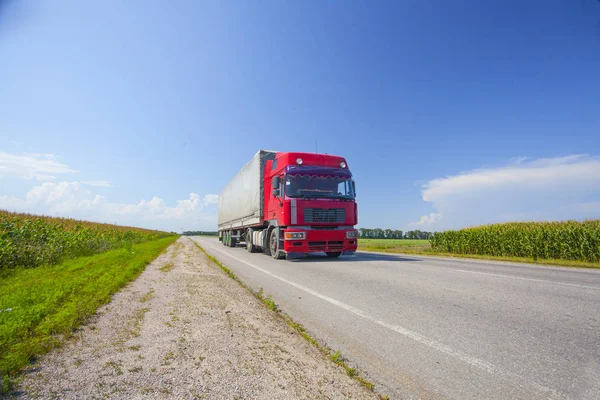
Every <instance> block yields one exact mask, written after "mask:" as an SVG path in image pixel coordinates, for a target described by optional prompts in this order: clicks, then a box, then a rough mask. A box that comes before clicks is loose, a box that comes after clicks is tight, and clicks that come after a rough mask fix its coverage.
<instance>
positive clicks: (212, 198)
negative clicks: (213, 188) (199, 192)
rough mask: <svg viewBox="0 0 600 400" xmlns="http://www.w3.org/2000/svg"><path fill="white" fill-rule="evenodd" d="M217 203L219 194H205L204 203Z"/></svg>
mask: <svg viewBox="0 0 600 400" xmlns="http://www.w3.org/2000/svg"><path fill="white" fill-rule="evenodd" d="M218 203H219V195H218V194H207V195H206V196H204V204H205V205H207V206H208V205H211V204H218Z"/></svg>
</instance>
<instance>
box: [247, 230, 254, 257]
mask: <svg viewBox="0 0 600 400" xmlns="http://www.w3.org/2000/svg"><path fill="white" fill-rule="evenodd" d="M252 236H253V235H252V228H250V229H248V230H247V231H246V250H248V253H254V252H256V246H255V245H254V244H252Z"/></svg>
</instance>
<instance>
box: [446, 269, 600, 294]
mask: <svg viewBox="0 0 600 400" xmlns="http://www.w3.org/2000/svg"><path fill="white" fill-rule="evenodd" d="M450 271H456V272H464V273H467V274H476V275H488V276H496V277H499V278H509V279H518V280H520V281H532V282H541V283H549V284H551V285H561V286H571V287H576V288H580V289H592V290H600V286H591V285H580V284H578V283H567V282H554V281H549V280H546V279H537V278H524V277H521V276H513V275H504V274H494V273H491V272H478V271H469V270H467V269H450Z"/></svg>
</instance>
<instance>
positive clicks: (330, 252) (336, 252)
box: [326, 251, 342, 258]
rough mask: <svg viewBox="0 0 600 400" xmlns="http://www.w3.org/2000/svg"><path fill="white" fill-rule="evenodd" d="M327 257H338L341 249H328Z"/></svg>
mask: <svg viewBox="0 0 600 400" xmlns="http://www.w3.org/2000/svg"><path fill="white" fill-rule="evenodd" d="M326 254H327V257H329V258H335V257H339V256H341V255H342V252H341V251H328V252H327V253H326Z"/></svg>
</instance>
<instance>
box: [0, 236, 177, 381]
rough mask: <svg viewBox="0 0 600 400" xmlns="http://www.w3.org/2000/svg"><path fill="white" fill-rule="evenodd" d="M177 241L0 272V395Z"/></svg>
mask: <svg viewBox="0 0 600 400" xmlns="http://www.w3.org/2000/svg"><path fill="white" fill-rule="evenodd" d="M177 238H178V237H177V236H171V237H167V238H163V239H158V240H154V241H149V242H144V243H141V244H136V245H133V246H132V247H131V249H130V250H129V249H120V250H112V251H108V252H105V253H101V254H97V255H93V256H89V257H79V258H75V259H71V260H68V261H65V262H62V263H60V264H57V265H52V266H41V267H37V268H29V269H22V268H20V269H10V270H4V271H1V272H0V279H1V280H2V286H0V376H2V384H1V385H0V393H2V392H6V391H8V390H10V388H11V381H12V379H13V378H15V377H16V375H17V374H18V373H19V372H20V371H21V370H22V369H23V368H24V367H26V366H27V365H28V364H29V363H30V362H31V361H32V360H34V359H35V358H36V357H39V356H40V355H42V354H44V353H47V352H48V351H50V350H52V349H53V348H55V347H57V346H59V345H60V344H61V343H63V342H64V340H66V339H67V338H69V336H70V335H71V334H72V333H73V330H74V329H75V328H77V327H78V326H79V325H81V324H82V323H83V322H84V321H85V320H86V319H87V318H88V317H90V316H92V315H93V314H94V313H95V312H96V310H97V309H98V307H100V306H101V305H103V304H105V303H107V302H109V301H110V299H111V295H112V294H114V293H115V292H116V291H118V290H119V289H120V288H122V287H123V286H124V285H126V284H127V283H129V282H131V281H132V280H134V279H135V278H137V276H138V275H139V274H140V273H141V272H142V271H143V270H144V268H145V267H146V265H147V264H149V263H150V262H152V261H153V260H154V259H155V258H156V257H157V256H158V255H159V254H160V253H161V252H162V251H163V250H164V249H166V248H167V247H168V246H169V245H171V244H172V243H173V242H174V241H175V240H177Z"/></svg>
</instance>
